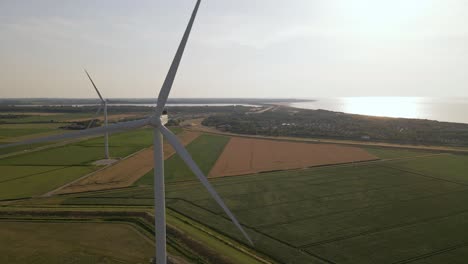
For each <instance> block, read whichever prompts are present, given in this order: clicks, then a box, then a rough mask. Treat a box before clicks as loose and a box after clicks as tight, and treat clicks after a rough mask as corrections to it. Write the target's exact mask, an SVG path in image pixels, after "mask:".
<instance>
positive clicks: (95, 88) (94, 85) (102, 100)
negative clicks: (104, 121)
mask: <svg viewBox="0 0 468 264" xmlns="http://www.w3.org/2000/svg"><path fill="white" fill-rule="evenodd" d="M84 71H85V72H86V75H88V78H89V80H90V81H91V83H92V84H93V87H94V90H96V93H97V94H98V95H99V98H101V102H103V103H104V99H103V98H102V95H101V93H100V92H99V90H98V88H97V87H96V84H94V82H93V79H91V76H89V73H88V71H87V70H86V69H85V70H84Z"/></svg>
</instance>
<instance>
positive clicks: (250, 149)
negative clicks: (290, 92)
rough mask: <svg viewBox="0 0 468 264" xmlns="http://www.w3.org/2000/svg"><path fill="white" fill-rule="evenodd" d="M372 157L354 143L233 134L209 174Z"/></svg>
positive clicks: (316, 164)
mask: <svg viewBox="0 0 468 264" xmlns="http://www.w3.org/2000/svg"><path fill="white" fill-rule="evenodd" d="M376 159H378V158H377V157H376V156H374V155H372V154H370V153H368V152H367V151H365V150H363V149H361V148H357V147H348V146H339V145H333V144H310V143H296V142H283V141H275V140H263V139H249V138H240V137H233V138H231V140H230V141H229V143H228V144H227V145H226V147H225V148H224V151H223V153H222V154H221V156H220V157H219V159H218V161H217V162H216V164H215V166H214V167H213V169H212V170H211V172H210V174H209V175H210V177H223V176H234V175H242V174H251V173H257V172H262V171H274V170H288V169H297V168H306V167H313V166H321V165H332V164H340V163H350V162H360V161H369V160H376Z"/></svg>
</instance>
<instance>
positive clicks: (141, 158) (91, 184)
mask: <svg viewBox="0 0 468 264" xmlns="http://www.w3.org/2000/svg"><path fill="white" fill-rule="evenodd" d="M199 135H200V134H199V133H197V132H189V131H185V132H182V133H180V134H179V135H178V137H179V139H180V140H181V141H182V143H183V144H184V145H187V144H189V143H190V142H192V141H193V140H194V139H196V138H197V137H198V136H199ZM174 153H175V151H174V149H173V148H172V147H171V146H170V145H169V144H167V143H164V158H165V159H167V158H168V157H170V156H172V155H173V154H174ZM152 169H153V148H148V149H144V150H142V151H140V152H137V153H136V154H134V155H133V156H130V157H128V158H126V159H124V160H122V161H120V162H117V163H115V164H114V165H112V166H109V167H106V168H104V169H102V170H99V171H97V172H94V173H93V174H91V175H89V176H87V177H84V178H82V179H80V180H78V181H76V182H73V183H71V184H69V185H67V186H63V187H62V188H60V189H57V190H55V191H53V192H52V193H53V194H65V193H77V192H88V191H98V190H106V189H114V188H123V187H127V186H130V185H132V184H133V183H134V182H136V181H137V180H138V179H140V178H141V177H142V176H143V175H145V174H146V173H148V172H149V171H151V170H152Z"/></svg>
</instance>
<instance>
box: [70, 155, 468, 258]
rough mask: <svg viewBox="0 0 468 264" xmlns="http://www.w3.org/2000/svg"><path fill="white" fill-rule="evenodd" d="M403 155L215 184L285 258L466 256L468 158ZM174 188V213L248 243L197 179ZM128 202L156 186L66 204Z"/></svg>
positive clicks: (262, 240)
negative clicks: (380, 160) (396, 158)
mask: <svg viewBox="0 0 468 264" xmlns="http://www.w3.org/2000/svg"><path fill="white" fill-rule="evenodd" d="M383 152H385V151H384V150H382V153H383ZM401 153H402V155H403V157H411V158H407V159H398V160H393V161H384V162H378V163H373V164H360V165H352V166H337V167H322V168H313V169H307V170H298V171H284V172H274V173H263V174H256V175H246V176H239V177H227V178H221V179H216V180H212V183H213V184H214V186H215V188H216V189H217V191H218V192H219V193H220V194H221V196H222V197H223V198H224V200H225V201H226V203H227V204H228V206H229V207H230V208H231V209H233V211H234V213H235V214H236V215H237V216H238V218H239V219H240V221H241V222H242V224H243V225H244V226H245V227H246V228H247V230H248V232H249V234H251V236H252V237H253V238H254V242H255V249H256V250H258V251H259V252H262V253H264V254H266V255H268V256H271V257H272V258H274V259H276V260H277V261H279V262H283V263H363V264H365V263H396V262H398V263H400V262H401V263H412V261H415V263H447V262H444V259H445V258H447V259H454V260H460V259H467V258H468V250H467V248H466V247H467V246H468V229H466V226H468V174H467V173H466V171H468V156H457V155H451V154H442V155H435V156H426V155H427V153H423V155H419V154H418V153H416V154H417V155H416V156H421V157H414V155H409V156H407V155H405V154H407V152H401ZM391 154H392V155H395V152H393V153H391ZM194 155H195V157H197V155H198V154H195V153H194ZM166 191H167V205H168V207H169V208H171V209H172V210H174V211H176V212H178V213H181V214H183V215H185V216H187V217H190V218H191V219H193V220H195V221H198V222H200V223H203V224H206V225H208V226H209V227H211V228H213V229H214V230H216V231H218V232H220V233H222V234H225V235H228V236H230V237H233V238H236V239H238V241H241V242H242V241H244V240H243V238H242V236H240V235H239V233H238V232H237V230H236V229H235V227H234V226H233V225H232V223H231V222H230V221H229V220H228V219H227V218H226V216H225V215H224V213H223V212H222V210H221V209H220V208H219V207H218V205H217V204H216V203H215V202H214V201H213V200H212V199H211V198H210V197H209V195H208V193H207V192H206V190H204V188H203V187H202V186H201V185H200V184H199V183H198V182H196V181H185V182H184V181H182V182H172V183H169V184H168V185H167V186H166ZM122 203H124V204H126V205H132V204H133V205H136V206H148V205H152V189H151V188H147V187H146V188H138V187H135V188H133V189H130V190H124V191H122V190H121V191H114V192H104V193H99V194H88V195H83V196H81V197H74V198H70V199H68V200H66V201H65V204H75V205H79V204H82V205H85V204H86V205H92V204H94V205H96V204H101V205H119V204H120V205H121V204H122ZM244 242H245V241H244ZM422 259H424V261H423V260H422ZM325 260H326V261H325ZM453 263H457V262H453Z"/></svg>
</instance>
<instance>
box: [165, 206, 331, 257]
mask: <svg viewBox="0 0 468 264" xmlns="http://www.w3.org/2000/svg"><path fill="white" fill-rule="evenodd" d="M171 199H173V200H179V201H182V202H185V203H188V204H191V205H193V206H195V207H197V208H199V209H201V210H204V211H207V212H209V213H211V214H213V215H215V216H218V217H221V218H223V219H224V220H226V221H228V222H231V219H229V218H226V217H225V216H224V215H223V214H219V213H215V212H213V211H212V210H210V209H208V208H205V207H202V206H200V205H198V204H195V203H192V202H190V201H187V200H185V199H182V198H171ZM168 207H169V208H171V210H173V211H175V212H177V213H179V214H181V215H183V216H185V217H187V218H189V219H191V220H193V221H195V222H197V223H198V221H197V220H196V219H193V218H192V217H190V216H187V215H185V214H184V213H182V212H180V211H179V210H177V209H176V208H173V206H172V207H171V206H170V205H169V206H168ZM240 224H241V225H243V226H245V227H246V228H248V229H251V230H253V231H255V232H256V233H259V234H261V235H263V236H265V237H268V238H270V239H272V240H275V241H276V242H278V243H281V244H283V245H286V246H288V247H290V248H293V249H295V250H297V251H299V252H301V253H303V254H306V255H309V256H311V257H314V258H317V259H319V260H321V261H324V262H326V263H328V264H336V263H335V262H332V261H330V260H327V259H324V258H322V257H320V256H318V255H315V254H313V253H310V252H307V251H305V250H303V249H302V248H299V247H296V246H294V245H292V244H289V243H288V242H285V241H282V240H279V239H277V238H275V237H272V236H270V235H268V234H265V233H263V232H261V231H259V230H258V229H256V228H255V227H252V226H250V225H246V224H244V223H240ZM210 228H211V229H213V228H212V227H210ZM214 230H215V231H216V232H218V233H220V234H223V235H225V236H227V237H231V236H229V235H227V234H225V233H223V232H221V231H220V230H217V229H214ZM232 239H234V238H232ZM234 240H236V239H234ZM266 255H268V254H266Z"/></svg>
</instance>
